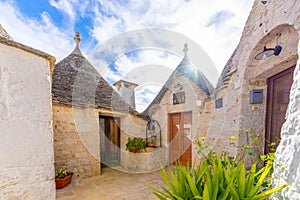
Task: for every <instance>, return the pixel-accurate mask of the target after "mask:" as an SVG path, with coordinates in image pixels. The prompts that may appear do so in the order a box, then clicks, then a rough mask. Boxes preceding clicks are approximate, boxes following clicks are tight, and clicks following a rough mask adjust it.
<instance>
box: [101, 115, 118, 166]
mask: <svg viewBox="0 0 300 200" xmlns="http://www.w3.org/2000/svg"><path fill="white" fill-rule="evenodd" d="M100 119H104V130H103V131H104V134H105V136H106V138H108V140H105V144H104V145H105V154H106V155H107V156H109V155H110V153H109V154H107V153H106V152H107V151H110V145H112V144H111V137H110V134H109V132H111V131H110V127H109V125H110V124H109V122H110V120H113V121H115V123H116V125H117V127H118V128H117V132H118V133H117V148H118V150H117V164H116V165H120V162H121V150H120V146H121V129H120V126H121V120H120V118H119V117H112V116H106V115H101V114H99V134H101V133H100V129H101V127H100ZM100 140H101V135H100ZM108 141H109V142H108ZM100 145H101V141H100ZM102 153H103V152H101V146H100V160H101V167H102V165H106V164H105V163H103V160H102V157H101V154H102ZM105 161H107V160H104V162H105ZM109 162H111V160H110V161H109ZM108 164H109V165H110V164H111V163H108Z"/></svg>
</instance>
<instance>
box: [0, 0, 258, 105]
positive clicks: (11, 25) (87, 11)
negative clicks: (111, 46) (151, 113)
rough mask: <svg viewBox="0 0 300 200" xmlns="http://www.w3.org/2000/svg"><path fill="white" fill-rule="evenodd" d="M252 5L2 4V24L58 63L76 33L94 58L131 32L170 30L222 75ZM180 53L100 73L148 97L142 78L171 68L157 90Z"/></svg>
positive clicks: (73, 0)
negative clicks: (155, 70) (200, 51)
mask: <svg viewBox="0 0 300 200" xmlns="http://www.w3.org/2000/svg"><path fill="white" fill-rule="evenodd" d="M252 4H253V0H243V1H241V0H225V1H220V0H210V1H207V0H165V1H158V0H114V1H107V0H85V1H83V0H38V1H37V0H0V24H1V25H2V26H3V27H4V28H5V29H6V31H7V32H8V33H9V34H10V35H11V36H12V38H13V39H14V40H16V41H17V42H20V43H23V44H25V45H28V46H31V47H33V48H36V49H39V50H42V51H44V52H46V53H49V54H51V55H53V56H55V57H56V59H57V61H60V60H61V59H63V58H64V57H66V56H67V55H68V54H69V53H70V52H72V50H73V49H74V46H75V44H74V41H73V37H74V32H75V31H78V32H80V34H81V37H82V42H81V49H82V51H83V53H84V54H85V55H86V56H87V57H89V55H90V54H93V53H95V49H97V47H98V46H99V45H102V44H103V43H105V42H106V41H108V40H110V39H111V38H113V37H115V36H118V35H120V34H123V33H124V32H126V31H132V30H137V29H143V28H162V29H167V30H171V31H174V32H177V33H180V34H182V35H184V36H185V37H187V38H190V39H191V40H193V41H194V42H195V43H197V44H198V45H199V46H201V47H202V48H203V50H204V51H205V52H206V53H207V55H208V56H209V57H210V58H211V59H212V61H213V63H214V65H215V67H216V69H217V70H218V72H219V73H220V72H221V70H222V69H223V67H224V65H225V64H226V62H227V60H228V59H229V57H230V55H231V54H232V52H233V51H234V49H235V47H236V46H237V44H238V42H239V39H240V37H241V34H242V30H243V27H244V24H245V22H246V20H247V17H248V15H249V12H250V10H251V6H252ZM125 45H127V46H128V45H130V44H129V43H127V44H126V43H124V48H125ZM180 45H181V44H180ZM182 47H183V44H182ZM190 51H192V49H191V50H190ZM109 52H110V51H107V52H106V53H107V54H109ZM189 53H192V52H189ZM179 54H180V52H179ZM179 54H174V53H172V52H168V51H157V50H153V49H152V50H141V49H139V50H137V51H136V52H135V51H132V52H123V53H121V54H120V55H118V57H117V59H116V60H114V61H113V62H112V63H105V62H104V61H103V62H104V63H103V65H104V66H106V68H105V70H104V71H100V73H101V74H102V75H103V76H104V78H106V79H107V80H108V81H109V82H110V83H113V82H114V81H117V80H118V79H121V78H122V79H125V78H126V79H128V81H132V82H136V83H138V84H140V86H141V87H140V88H143V91H139V92H138V93H141V94H144V93H143V92H144V90H145V91H146V90H147V89H146V87H143V85H147V86H149V82H145V81H144V80H143V79H144V78H141V77H143V75H144V74H145V73H147V71H145V70H146V69H148V68H150V67H149V65H156V66H164V67H166V66H167V67H168V68H169V69H170V70H165V69H164V72H163V74H164V78H161V79H163V80H161V81H160V82H159V83H155V84H154V85H153V88H156V90H157V88H158V87H157V85H161V84H162V83H163V82H164V81H165V80H166V79H167V78H168V75H169V74H170V72H171V71H172V70H173V69H174V68H175V67H176V66H177V65H178V63H179V62H180V61H181V59H182V56H181V55H179ZM182 54H183V52H182ZM92 64H93V63H92ZM141 66H143V67H142V69H138V68H139V67H141ZM162 68H163V67H162ZM98 70H100V69H98ZM133 72H135V73H133ZM152 82H153V81H152ZM148 90H149V88H148ZM152 96H153V97H154V96H155V94H153V95H152ZM149 98H150V97H149ZM150 99H151V98H150ZM143 104H144V103H143Z"/></svg>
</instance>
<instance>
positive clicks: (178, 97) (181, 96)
mask: <svg viewBox="0 0 300 200" xmlns="http://www.w3.org/2000/svg"><path fill="white" fill-rule="evenodd" d="M182 103H185V92H177V93H174V94H173V105H176V104H182Z"/></svg>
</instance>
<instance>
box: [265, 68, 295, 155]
mask: <svg viewBox="0 0 300 200" xmlns="http://www.w3.org/2000/svg"><path fill="white" fill-rule="evenodd" d="M294 69H295V66H294V67H291V68H289V69H287V70H285V71H283V72H281V73H279V74H276V75H275V76H273V77H271V78H269V79H268V81H267V83H268V95H267V121H266V143H265V152H266V153H269V152H270V147H269V146H268V144H269V143H271V142H276V144H278V143H279V141H280V138H281V137H280V132H281V127H282V125H283V123H284V122H285V114H286V110H287V107H288V103H289V97H290V89H291V86H292V83H293V73H294ZM276 146H277V145H276ZM276 146H275V147H276Z"/></svg>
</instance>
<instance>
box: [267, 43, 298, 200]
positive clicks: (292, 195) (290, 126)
mask: <svg viewBox="0 0 300 200" xmlns="http://www.w3.org/2000/svg"><path fill="white" fill-rule="evenodd" d="M298 54H299V55H300V41H299V43H298ZM299 84H300V60H298V64H297V66H296V69H295V72H294V83H293V85H292V88H291V93H290V103H289V107H288V110H287V113H286V118H287V119H286V122H285V123H284V124H283V126H282V129H281V142H280V144H279V146H278V148H277V151H276V156H275V161H274V173H273V179H272V181H273V186H274V187H276V186H280V185H283V184H286V183H288V184H291V186H289V187H288V188H286V189H284V190H282V191H281V192H278V193H276V194H275V195H274V196H273V199H291V200H298V199H300V179H299V173H300V148H299V146H300V99H299V97H300V90H299V88H300V85H299Z"/></svg>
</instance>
